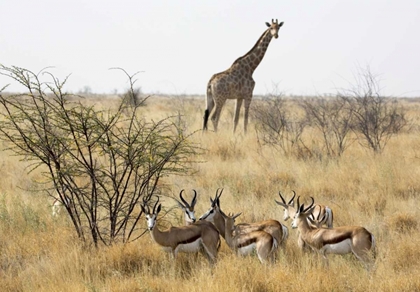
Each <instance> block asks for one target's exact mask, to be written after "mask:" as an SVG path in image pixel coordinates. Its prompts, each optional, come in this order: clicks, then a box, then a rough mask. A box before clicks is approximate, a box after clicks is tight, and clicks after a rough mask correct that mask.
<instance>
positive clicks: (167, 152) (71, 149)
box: [0, 66, 198, 246]
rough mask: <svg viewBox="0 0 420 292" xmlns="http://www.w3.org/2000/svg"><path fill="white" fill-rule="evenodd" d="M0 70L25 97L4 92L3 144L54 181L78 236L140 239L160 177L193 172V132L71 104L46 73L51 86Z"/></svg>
mask: <svg viewBox="0 0 420 292" xmlns="http://www.w3.org/2000/svg"><path fill="white" fill-rule="evenodd" d="M0 72H1V74H4V75H7V76H9V77H10V78H11V79H12V80H13V81H15V82H19V83H20V84H22V85H23V86H24V88H25V90H26V91H27V92H25V93H22V94H13V95H7V96H6V95H4V94H2V92H0V104H1V106H2V108H3V111H1V113H0V116H1V117H0V139H1V140H3V141H4V142H5V143H6V145H8V150H10V151H12V152H13V153H14V154H16V155H21V156H25V157H26V158H28V159H31V160H32V161H33V164H32V167H31V169H30V170H33V169H35V168H40V169H41V170H42V173H43V174H44V176H45V178H46V180H47V181H50V182H52V185H53V189H54V191H55V192H56V193H57V194H58V196H59V199H60V201H61V202H62V203H63V205H64V207H65V208H66V210H67V213H68V214H69V216H70V218H71V221H72V223H73V226H74V228H75V230H76V232H77V234H78V236H79V238H80V239H81V240H82V241H84V242H93V243H94V245H95V246H97V245H98V244H99V243H103V244H105V245H110V244H112V243H114V242H116V241H122V242H128V241H130V240H132V239H133V238H135V237H136V236H139V230H138V228H137V223H138V221H139V218H140V216H141V214H142V213H141V212H140V210H139V208H138V203H139V202H140V201H142V200H144V199H145V200H147V199H148V198H150V197H151V196H152V195H153V194H159V193H161V192H162V186H161V185H160V183H159V182H160V180H161V179H162V178H163V177H165V176H168V175H174V174H181V175H182V174H187V173H189V170H190V168H189V165H190V163H191V157H193V156H194V154H195V153H196V152H197V150H198V147H197V146H195V144H193V143H191V142H190V141H189V137H190V135H191V134H187V133H185V132H184V131H183V130H182V129H181V128H179V127H177V125H176V124H175V123H174V122H172V117H168V118H166V119H162V120H159V121H157V122H154V121H146V120H145V119H143V118H142V117H141V115H140V113H139V112H138V111H137V107H127V106H126V104H125V103H124V102H122V103H121V104H120V106H119V107H118V108H117V109H116V110H107V111H98V110H96V109H95V108H94V107H92V106H85V105H84V104H82V103H81V102H72V101H71V99H70V98H69V95H68V94H67V93H64V92H63V90H62V89H63V86H64V84H65V82H59V80H58V79H57V78H55V77H54V76H53V75H51V74H49V73H47V75H48V76H49V77H50V79H52V82H51V83H45V82H41V81H40V79H39V74H34V73H33V72H31V71H29V70H26V69H22V68H18V67H11V68H9V67H5V66H1V67H0ZM128 76H129V75H128ZM130 85H131V89H132V88H133V86H132V85H133V83H132V79H131V78H130ZM46 92H48V94H47V93H46ZM68 202H71V203H68ZM140 234H141V232H140Z"/></svg>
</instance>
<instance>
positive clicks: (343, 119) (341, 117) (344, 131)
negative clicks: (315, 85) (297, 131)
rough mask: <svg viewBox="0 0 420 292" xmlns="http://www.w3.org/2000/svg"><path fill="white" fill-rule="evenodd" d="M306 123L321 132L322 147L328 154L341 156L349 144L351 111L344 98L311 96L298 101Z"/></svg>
mask: <svg viewBox="0 0 420 292" xmlns="http://www.w3.org/2000/svg"><path fill="white" fill-rule="evenodd" d="M300 105H301V107H302V108H303V109H304V110H305V113H306V117H307V120H308V123H309V124H310V125H314V126H315V127H316V128H318V129H319V131H320V132H321V133H322V139H323V144H324V149H325V151H326V153H327V155H328V156H341V154H343V152H344V151H345V150H346V149H347V147H348V146H349V145H350V143H349V142H351V141H349V139H348V133H349V132H350V130H351V121H352V116H353V111H352V109H351V108H349V107H348V104H347V102H346V100H344V99H343V98H341V97H335V98H329V99H326V98H322V97H318V98H312V99H304V100H302V101H301V102H300Z"/></svg>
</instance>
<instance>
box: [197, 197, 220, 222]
mask: <svg viewBox="0 0 420 292" xmlns="http://www.w3.org/2000/svg"><path fill="white" fill-rule="evenodd" d="M222 193H223V189H221V190H220V193H219V189H217V191H216V196H215V197H214V199H212V198H210V203H211V205H210V208H209V209H208V210H207V211H206V212H205V213H204V214H203V215H201V217H200V218H199V220H207V221H210V222H213V221H214V219H213V218H214V216H215V215H216V211H217V209H219V210H220V201H219V198H220V196H221V195H222Z"/></svg>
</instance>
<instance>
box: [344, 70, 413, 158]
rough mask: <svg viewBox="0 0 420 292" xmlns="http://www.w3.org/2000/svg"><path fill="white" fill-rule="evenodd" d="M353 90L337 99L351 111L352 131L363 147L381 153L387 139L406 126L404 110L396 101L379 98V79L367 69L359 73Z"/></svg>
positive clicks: (383, 97)
mask: <svg viewBox="0 0 420 292" xmlns="http://www.w3.org/2000/svg"><path fill="white" fill-rule="evenodd" d="M355 79H356V83H355V84H354V85H352V88H350V89H347V90H343V91H342V92H339V94H338V95H339V96H340V97H341V98H343V99H344V100H346V101H347V103H348V104H349V106H350V107H351V108H352V111H353V115H354V120H353V124H352V130H353V131H354V132H355V133H356V134H357V135H358V141H359V143H360V144H361V145H362V146H365V147H368V148H371V149H372V150H373V151H374V152H376V153H379V152H382V150H383V149H384V147H385V146H386V144H387V142H388V141H389V139H390V138H391V137H392V136H393V135H395V134H397V133H398V132H400V131H401V129H402V128H403V127H404V126H405V125H406V124H407V120H406V114H405V110H404V109H403V108H402V107H401V106H400V105H399V103H398V101H397V100H396V99H395V98H389V97H386V96H384V95H382V94H381V88H380V86H379V80H378V77H377V76H375V75H374V74H372V72H371V71H370V68H369V67H367V68H366V69H359V72H358V75H357V76H356V78H355Z"/></svg>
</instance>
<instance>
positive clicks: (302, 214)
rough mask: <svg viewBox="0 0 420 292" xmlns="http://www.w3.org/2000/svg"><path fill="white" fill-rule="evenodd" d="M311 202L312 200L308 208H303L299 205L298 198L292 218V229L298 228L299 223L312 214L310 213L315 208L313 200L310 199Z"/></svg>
mask: <svg viewBox="0 0 420 292" xmlns="http://www.w3.org/2000/svg"><path fill="white" fill-rule="evenodd" d="M311 200H312V203H311V204H310V205H309V206H308V207H306V208H305V207H304V204H302V205H300V204H299V198H298V199H297V206H298V210H297V212H296V214H295V216H293V221H292V228H298V226H299V222H300V221H301V220H307V218H308V217H309V216H310V215H311V214H312V211H313V210H314V208H315V206H314V198H312V197H311Z"/></svg>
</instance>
